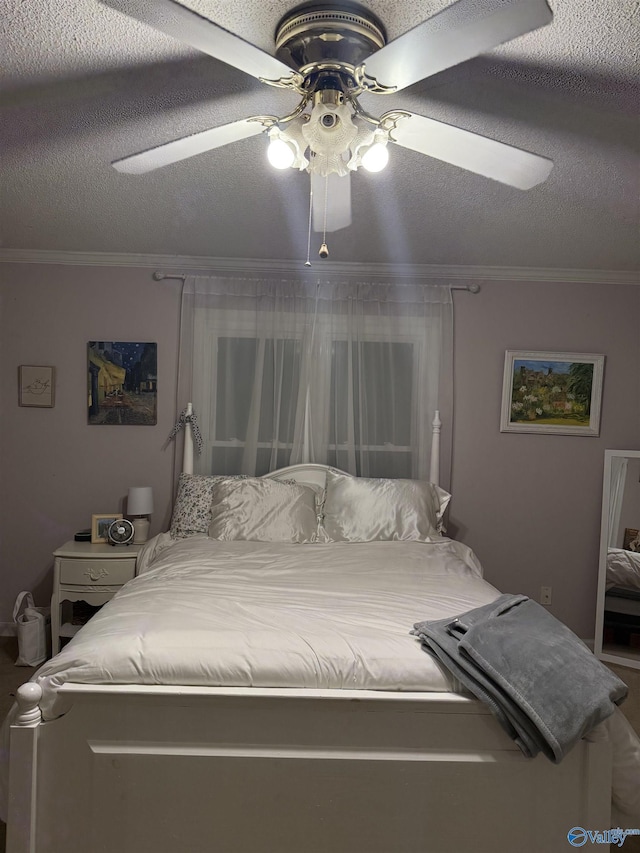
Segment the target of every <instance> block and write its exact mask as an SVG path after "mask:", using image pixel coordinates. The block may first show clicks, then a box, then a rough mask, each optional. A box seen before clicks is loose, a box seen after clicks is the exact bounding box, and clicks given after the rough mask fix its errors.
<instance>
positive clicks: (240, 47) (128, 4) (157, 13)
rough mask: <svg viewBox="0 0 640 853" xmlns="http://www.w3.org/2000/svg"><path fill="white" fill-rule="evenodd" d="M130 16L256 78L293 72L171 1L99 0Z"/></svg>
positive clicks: (289, 76)
mask: <svg viewBox="0 0 640 853" xmlns="http://www.w3.org/2000/svg"><path fill="white" fill-rule="evenodd" d="M100 2H101V3H103V4H104V5H105V6H110V7H111V8H112V9H115V10H116V11H118V12H122V13H123V14H124V15H128V16H129V17H130V18H135V20H137V21H141V22H142V23H143V24H149V26H151V27H154V29H156V30H160V32H163V33H165V35H168V36H171V37H173V38H175V39H178V41H181V42H183V43H184V44H188V45H191V47H195V48H197V49H198V50H201V51H203V53H208V54H209V55H210V56H213V57H215V58H216V59H219V60H221V61H222V62H226V63H227V65H233V66H234V67H235V68H239V69H240V71H244V72H245V73H247V74H251V75H252V76H253V77H257V78H258V79H259V80H262V79H265V80H274V81H275V80H282V79H292V78H293V77H294V76H295V73H294V72H293V71H292V69H291V68H289V66H288V65H285V64H284V62H281V61H280V60H279V59H276V58H275V56H271V55H270V54H268V53H265V52H264V51H263V50H260V48H258V47H255V46H254V45H252V44H249V42H247V41H244V39H241V38H240V36H237V35H235V34H234V33H230V32H229V31H228V30H225V29H224V28H223V27H220V26H218V24H214V23H213V21H210V20H208V18H203V17H202V15H198V13H197V12H194V11H192V10H191V9H187V8H186V7H185V6H182V5H180V3H176V2H175V0H100Z"/></svg>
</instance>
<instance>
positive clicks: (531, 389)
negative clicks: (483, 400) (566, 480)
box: [500, 350, 604, 435]
mask: <svg viewBox="0 0 640 853" xmlns="http://www.w3.org/2000/svg"><path fill="white" fill-rule="evenodd" d="M603 374H604V356H603V355H595V354H594V355H591V354H589V353H579V352H530V351H523V350H507V351H506V354H505V362H504V377H503V383H502V411H501V417H500V432H540V433H547V434H550V435H553V434H556V435H558V434H559V435H599V434H600V405H601V401H602V379H603Z"/></svg>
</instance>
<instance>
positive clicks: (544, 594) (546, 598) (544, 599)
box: [540, 586, 551, 607]
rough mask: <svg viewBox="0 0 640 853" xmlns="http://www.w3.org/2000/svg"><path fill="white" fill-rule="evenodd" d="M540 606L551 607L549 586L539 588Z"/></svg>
mask: <svg viewBox="0 0 640 853" xmlns="http://www.w3.org/2000/svg"><path fill="white" fill-rule="evenodd" d="M540 604H544V605H545V606H546V607H550V606H551V587H550V586H541V587H540Z"/></svg>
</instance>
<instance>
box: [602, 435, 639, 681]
mask: <svg viewBox="0 0 640 853" xmlns="http://www.w3.org/2000/svg"><path fill="white" fill-rule="evenodd" d="M639 521H640V450H629V451H627V450H607V451H605V470H604V482H603V500H602V527H601V544H600V572H599V582H598V606H597V612H596V639H595V652H596V654H597V655H598V656H599V657H600V658H601V659H602V660H604V661H608V662H611V663H619V664H622V665H624V666H630V667H634V668H640V551H636V550H633V547H632V548H631V549H630V548H629V547H627V548H625V547H623V545H625V544H627V540H628V539H629V536H628V534H629V532H635V531H634V530H633V528H636V529H637V528H638V526H639V525H638V522H639ZM630 528H631V529H632V530H631V531H630ZM634 544H635V543H632V546H633V545H634Z"/></svg>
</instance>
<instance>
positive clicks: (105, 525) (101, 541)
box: [91, 512, 122, 545]
mask: <svg viewBox="0 0 640 853" xmlns="http://www.w3.org/2000/svg"><path fill="white" fill-rule="evenodd" d="M120 518H122V513H121V512H112V513H111V514H110V515H92V516H91V543H92V544H93V545H107V544H108V540H107V530H108V529H109V526H110V525H111V524H112V523H113V522H114V521H118V519H120Z"/></svg>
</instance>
